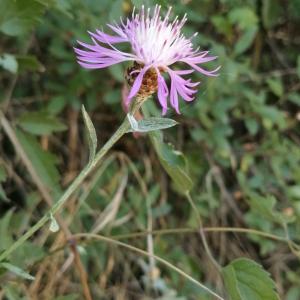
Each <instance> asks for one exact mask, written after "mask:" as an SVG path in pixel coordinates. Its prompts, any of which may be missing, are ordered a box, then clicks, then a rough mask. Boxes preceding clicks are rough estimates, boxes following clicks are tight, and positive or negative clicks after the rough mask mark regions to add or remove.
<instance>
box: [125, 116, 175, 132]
mask: <svg viewBox="0 0 300 300" xmlns="http://www.w3.org/2000/svg"><path fill="white" fill-rule="evenodd" d="M177 124H178V123H177V122H176V121H175V120H172V119H168V118H147V119H143V120H140V121H137V127H135V128H132V129H131V130H130V131H129V132H132V131H137V132H149V131H155V130H162V129H167V128H170V127H173V126H175V125H177Z"/></svg>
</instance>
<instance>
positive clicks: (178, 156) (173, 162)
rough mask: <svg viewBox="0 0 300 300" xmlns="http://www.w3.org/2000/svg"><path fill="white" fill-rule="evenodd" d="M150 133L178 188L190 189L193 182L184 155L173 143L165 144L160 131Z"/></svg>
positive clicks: (180, 189) (183, 191) (161, 160)
mask: <svg viewBox="0 0 300 300" xmlns="http://www.w3.org/2000/svg"><path fill="white" fill-rule="evenodd" d="M149 135H150V138H151V142H152V144H153V145H154V148H155V151H156V153H157V155H158V158H159V160H160V162H161V164H162V166H163V167H164V169H165V170H166V172H167V173H168V174H169V176H170V177H171V178H172V180H173V182H174V184H175V186H176V188H177V189H178V190H179V191H180V192H182V193H186V192H188V191H190V190H191V188H192V186H193V182H192V180H191V178H190V177H189V175H188V172H187V165H186V159H185V157H184V155H183V154H182V153H181V152H180V151H176V150H175V149H174V147H173V146H172V145H171V144H165V143H164V142H163V135H162V133H161V132H160V131H153V132H150V133H149Z"/></svg>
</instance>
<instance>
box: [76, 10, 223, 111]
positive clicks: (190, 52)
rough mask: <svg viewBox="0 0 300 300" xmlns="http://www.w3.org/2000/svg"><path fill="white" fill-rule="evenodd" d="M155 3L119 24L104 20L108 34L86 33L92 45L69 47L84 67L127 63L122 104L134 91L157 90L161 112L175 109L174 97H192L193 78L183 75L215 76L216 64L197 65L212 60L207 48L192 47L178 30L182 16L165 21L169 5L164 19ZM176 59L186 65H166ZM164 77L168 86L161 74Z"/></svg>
mask: <svg viewBox="0 0 300 300" xmlns="http://www.w3.org/2000/svg"><path fill="white" fill-rule="evenodd" d="M160 9H161V8H160V6H157V5H156V6H155V8H154V9H153V10H151V9H150V8H148V9H147V10H145V8H144V7H142V8H141V11H140V12H139V13H136V12H135V10H134V11H133V13H132V16H131V18H127V19H126V21H125V22H123V20H122V19H121V21H120V23H119V24H114V25H111V24H108V25H107V26H108V27H109V28H110V29H111V30H112V31H113V32H114V35H109V34H107V33H104V32H103V31H100V30H96V32H89V35H90V37H91V40H92V44H87V43H83V42H80V41H78V44H79V45H80V46H81V47H80V48H74V49H75V52H76V54H77V59H78V63H79V64H80V65H81V66H82V67H84V68H86V69H101V68H106V67H109V66H112V65H114V64H118V63H121V62H124V61H132V62H133V67H131V68H129V69H128V70H127V81H128V83H129V85H130V86H131V89H130V92H129V95H128V97H127V104H129V103H130V101H131V100H132V99H133V98H134V97H135V96H137V95H139V96H142V97H145V96H149V95H151V94H153V93H155V92H157V96H158V100H159V103H160V105H161V106H162V110H163V114H165V113H166V111H167V108H168V99H169V102H170V104H171V106H172V107H173V108H174V109H175V110H176V111H177V112H178V113H179V103H178V95H180V96H181V97H182V98H183V99H184V100H185V101H192V100H193V99H194V96H195V94H196V92H197V90H196V89H195V88H196V86H197V85H198V84H199V82H192V81H191V79H186V78H184V77H183V76H185V75H189V74H191V73H192V72H194V71H198V72H200V73H202V74H204V75H206V76H217V71H218V70H219V68H217V69H215V70H213V71H208V70H206V69H204V68H202V67H200V65H201V64H203V63H206V62H209V61H212V60H214V59H216V57H215V56H209V55H208V51H199V49H198V48H197V49H194V47H193V44H192V39H193V37H194V36H195V35H196V34H194V35H193V36H192V37H190V38H186V37H185V36H184V35H183V34H182V32H181V29H182V27H183V25H184V24H185V22H186V20H187V18H186V16H184V17H183V19H181V20H179V19H178V17H176V18H175V19H174V20H173V21H170V20H169V18H170V13H171V8H169V10H168V12H167V14H166V15H165V17H164V18H161V16H160ZM119 43H129V44H130V46H131V53H127V52H124V51H121V50H119V49H118V48H117V47H116V44H119ZM176 62H182V63H185V64H186V65H187V66H188V68H187V69H184V70H174V69H171V68H170V66H171V65H173V64H175V63H176ZM164 73H166V74H168V75H169V77H170V88H169V87H168V85H167V83H166V81H165V78H164V77H163V75H162V74H164Z"/></svg>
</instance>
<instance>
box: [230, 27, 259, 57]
mask: <svg viewBox="0 0 300 300" xmlns="http://www.w3.org/2000/svg"><path fill="white" fill-rule="evenodd" d="M256 32H257V26H253V27H251V28H249V29H247V30H246V31H245V32H244V33H243V34H242V36H241V37H240V38H239V40H238V42H237V43H236V44H235V47H234V53H235V54H236V55H238V54H242V53H243V52H245V51H246V50H247V49H249V47H250V46H251V45H252V43H253V41H254V38H255V36H256Z"/></svg>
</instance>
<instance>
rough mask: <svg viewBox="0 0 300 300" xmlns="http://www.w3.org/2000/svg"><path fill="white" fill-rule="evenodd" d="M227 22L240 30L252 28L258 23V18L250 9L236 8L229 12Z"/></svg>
mask: <svg viewBox="0 0 300 300" xmlns="http://www.w3.org/2000/svg"><path fill="white" fill-rule="evenodd" d="M229 20H230V22H231V23H232V24H237V25H238V26H239V27H240V28H241V29H242V30H245V29H250V28H253V26H256V25H257V23H258V17H257V15H256V14H255V12H254V10H252V9H251V8H250V7H246V6H245V7H237V8H235V9H233V10H231V11H230V13H229Z"/></svg>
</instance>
